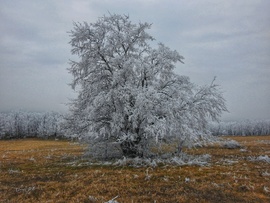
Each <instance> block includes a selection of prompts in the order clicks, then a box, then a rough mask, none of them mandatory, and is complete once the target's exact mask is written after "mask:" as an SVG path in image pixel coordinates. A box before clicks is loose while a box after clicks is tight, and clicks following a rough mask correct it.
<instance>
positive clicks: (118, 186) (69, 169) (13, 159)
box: [0, 136, 270, 203]
mask: <svg viewBox="0 0 270 203" xmlns="http://www.w3.org/2000/svg"><path fill="white" fill-rule="evenodd" d="M231 139H235V140H237V141H238V142H240V143H241V144H242V145H243V146H244V148H245V149H246V151H244V152H243V151H240V150H239V149H222V148H220V147H218V146H210V147H206V148H198V149H193V150H186V152H188V153H192V154H203V153H207V154H211V155H212V161H211V165H209V166H206V167H199V166H184V167H179V166H178V167H176V166H159V167H157V168H130V167H112V166H85V165H83V164H81V165H80V164H79V165H78V164H76V165H74V166H73V165H72V162H73V161H74V160H78V159H79V160H80V155H81V154H82V153H83V146H80V145H76V144H74V143H70V142H67V141H44V140H35V139H28V140H16V141H0V202H14V203H15V202H22V203H23V202H59V203H60V202H63V203H64V202H105V201H108V200H110V199H112V198H114V197H115V196H118V198H117V199H116V200H117V201H118V202H120V203H123V202H130V203H132V202H134V203H135V202H157V203H159V202H219V203H221V202H270V163H267V162H262V161H256V162H254V161H250V160H249V157H250V156H252V157H257V156H259V155H268V156H270V136H262V137H232V138H231ZM262 140H266V141H267V142H262ZM81 162H82V163H83V160H81Z"/></svg>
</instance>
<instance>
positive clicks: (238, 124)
mask: <svg viewBox="0 0 270 203" xmlns="http://www.w3.org/2000/svg"><path fill="white" fill-rule="evenodd" d="M63 121H65V115H64V114H61V113H58V112H46V113H37V112H25V111H16V112H6V113H0V139H17V138H30V137H31V138H34V137H36V138H45V139H49V138H64V137H65V138H67V135H66V134H65V129H64V126H63V125H62V123H63ZM209 131H210V132H211V133H212V134H213V135H215V136H223V135H224V136H226V135H238V136H239V135H240V136H251V135H270V120H257V121H256V120H254V121H250V120H246V121H235V122H220V123H216V122H214V123H211V124H210V125H209ZM70 136H71V135H69V137H70Z"/></svg>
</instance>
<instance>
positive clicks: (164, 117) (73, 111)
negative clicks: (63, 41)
mask: <svg viewBox="0 0 270 203" xmlns="http://www.w3.org/2000/svg"><path fill="white" fill-rule="evenodd" d="M150 28H151V24H149V23H138V24H134V23H132V22H131V21H130V19H129V16H125V15H116V14H113V15H109V16H103V17H101V18H99V19H98V20H97V22H95V23H86V22H84V23H75V24H74V29H73V30H72V31H71V32H70V36H71V41H70V44H71V46H72V50H71V52H72V54H74V55H77V56H78V57H79V61H71V67H70V68H69V71H70V73H71V74H72V75H73V77H74V79H73V81H72V84H71V86H72V88H73V89H76V90H77V91H78V97H77V98H76V99H74V100H73V101H72V102H71V104H70V114H69V116H68V118H67V122H66V125H67V126H68V128H69V130H70V133H73V134H76V135H77V136H81V137H85V138H88V139H90V140H92V141H93V140H99V141H100V142H106V143H107V142H116V143H119V144H120V147H121V150H122V153H123V155H124V156H128V157H135V156H141V157H147V156H150V154H151V152H150V151H151V150H150V147H149V146H150V142H152V141H154V143H158V142H162V140H164V139H174V140H176V141H177V142H178V144H179V146H180V145H183V144H186V145H190V144H192V143H194V142H195V141H198V140H201V139H204V138H206V137H207V136H208V131H207V130H206V125H207V123H208V120H209V118H210V119H213V120H217V119H218V118H219V117H220V115H221V113H222V112H223V111H226V110H227V109H226V106H225V100H224V98H223V96H222V93H221V91H220V90H219V88H218V86H217V85H216V84H215V83H214V80H213V82H212V83H211V84H210V85H208V86H201V87H200V86H197V85H195V84H193V83H192V82H190V80H189V78H188V77H186V76H180V75H177V74H176V73H175V72H174V69H175V68H176V65H177V64H178V63H183V60H184V57H183V56H181V55H180V54H179V53H178V52H177V51H174V50H171V49H170V48H168V47H166V46H165V45H164V44H162V43H158V45H157V47H156V48H153V47H152V46H151V45H152V43H150V42H151V41H154V38H153V37H152V36H151V35H150V34H149V33H147V31H148V30H149V29H150Z"/></svg>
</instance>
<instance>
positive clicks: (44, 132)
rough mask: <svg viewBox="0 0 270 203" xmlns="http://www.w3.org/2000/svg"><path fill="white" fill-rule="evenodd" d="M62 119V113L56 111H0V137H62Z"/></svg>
mask: <svg viewBox="0 0 270 203" xmlns="http://www.w3.org/2000/svg"><path fill="white" fill-rule="evenodd" d="M62 120H63V115H62V114H60V113H57V112H46V113H33V112H24V111H17V112H8V113H0V139H17V138H27V137H32V138H33V137H38V138H59V137H63V136H64V133H63V130H62V128H61V122H62Z"/></svg>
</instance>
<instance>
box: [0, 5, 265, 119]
mask: <svg viewBox="0 0 270 203" xmlns="http://www.w3.org/2000/svg"><path fill="white" fill-rule="evenodd" d="M269 9H270V1H269V0H192V1H187V0H185V1H184V0H174V1H173V0H166V1H164V0H163V1H162V0H128V1H127V0H114V1H112V0H103V1H102V0H74V1H71V0H46V1H42V0H40V1H39V0H23V1H21V0H9V1H5V0H0V111H9V110H19V109H22V110H30V111H60V112H65V111H66V110H67V106H66V105H65V103H67V102H68V98H74V97H75V93H74V92H73V90H72V89H71V88H70V86H68V83H70V82H71V79H72V77H71V75H70V74H69V73H68V71H67V68H68V67H69V64H68V61H69V59H73V58H74V56H72V55H71V53H70V50H71V47H70V45H69V43H68V42H69V41H70V37H69V34H68V33H67V32H68V31H70V30H71V29H72V28H73V22H83V21H86V22H95V21H96V20H97V18H98V17H100V16H103V15H104V14H105V15H108V12H110V13H116V14H128V15H129V16H130V19H131V20H132V21H133V22H134V23H138V22H149V23H153V25H152V29H151V30H150V31H149V32H150V34H152V35H153V37H154V38H155V39H156V42H163V43H164V44H165V45H167V46H169V47H170V48H171V49H176V50H177V51H178V52H179V53H180V54H181V55H183V56H184V57H185V64H184V65H182V64H179V66H178V67H177V69H176V72H177V73H179V74H183V75H187V76H189V77H190V78H191V81H193V82H194V83H196V84H200V85H202V84H210V83H211V81H212V79H213V77H214V76H217V83H218V84H220V85H221V88H222V90H223V91H224V97H225V98H226V100H227V107H228V109H229V111H230V113H225V114H224V115H223V117H222V120H237V119H270V12H269Z"/></svg>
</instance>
